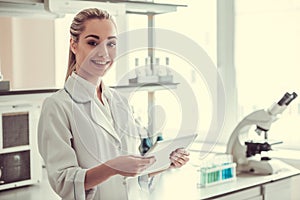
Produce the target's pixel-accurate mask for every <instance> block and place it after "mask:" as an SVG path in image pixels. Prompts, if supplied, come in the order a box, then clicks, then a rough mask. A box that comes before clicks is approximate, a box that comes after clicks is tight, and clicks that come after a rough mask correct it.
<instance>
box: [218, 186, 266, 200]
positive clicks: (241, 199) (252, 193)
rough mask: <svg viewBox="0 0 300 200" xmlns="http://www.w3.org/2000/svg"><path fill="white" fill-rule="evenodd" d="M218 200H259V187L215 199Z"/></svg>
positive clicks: (260, 197)
mask: <svg viewBox="0 0 300 200" xmlns="http://www.w3.org/2000/svg"><path fill="white" fill-rule="evenodd" d="M216 199H218V200H261V199H262V196H261V189H260V187H259V186H258V187H254V188H250V189H246V190H242V191H238V192H235V193H232V194H228V195H224V196H222V197H219V198H216Z"/></svg>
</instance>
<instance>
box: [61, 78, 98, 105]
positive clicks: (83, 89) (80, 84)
mask: <svg viewBox="0 0 300 200" xmlns="http://www.w3.org/2000/svg"><path fill="white" fill-rule="evenodd" d="M64 89H65V90H66V92H67V93H68V94H69V95H70V97H71V98H72V99H73V101H75V102H76V103H87V102H90V101H91V100H92V99H93V97H94V96H95V95H96V85H94V84H92V83H90V82H88V81H87V80H85V79H83V78H81V77H80V76H78V75H77V74H75V73H74V72H73V73H72V75H71V76H69V78H68V79H67V81H66V83H65V87H64Z"/></svg>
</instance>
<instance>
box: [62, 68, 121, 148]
mask: <svg viewBox="0 0 300 200" xmlns="http://www.w3.org/2000/svg"><path fill="white" fill-rule="evenodd" d="M101 87H102V92H103V95H105V97H106V98H107V99H109V100H111V98H112V94H111V92H110V91H109V88H108V87H106V86H104V84H102V83H101ZM64 89H65V91H66V92H67V93H68V94H69V96H70V98H71V99H72V100H73V101H74V102H75V103H79V104H86V103H90V111H91V112H90V113H91V118H92V119H93V121H94V122H95V123H96V124H98V125H99V126H101V127H102V128H103V129H105V130H106V131H107V132H108V133H109V134H110V135H111V136H113V137H114V138H115V139H116V140H117V141H118V142H120V138H119V136H118V134H117V133H116V131H115V129H114V127H113V126H112V124H111V123H109V121H108V120H106V117H105V115H104V113H103V112H102V111H101V109H100V108H99V106H98V105H97V104H96V102H95V101H96V100H97V99H96V98H98V97H97V94H96V85H94V84H92V83H90V82H88V81H87V80H85V79H83V78H81V77H80V76H78V75H76V74H75V73H74V72H73V73H72V75H71V76H70V77H69V78H68V79H67V81H66V83H65V87H64Z"/></svg>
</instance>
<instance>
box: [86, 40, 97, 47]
mask: <svg viewBox="0 0 300 200" xmlns="http://www.w3.org/2000/svg"><path fill="white" fill-rule="evenodd" d="M88 44H89V45H91V46H97V45H98V43H97V42H95V41H88Z"/></svg>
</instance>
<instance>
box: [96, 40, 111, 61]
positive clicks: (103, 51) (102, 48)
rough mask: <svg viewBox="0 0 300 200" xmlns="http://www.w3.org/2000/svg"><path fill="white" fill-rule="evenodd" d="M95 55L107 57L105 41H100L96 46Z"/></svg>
mask: <svg viewBox="0 0 300 200" xmlns="http://www.w3.org/2000/svg"><path fill="white" fill-rule="evenodd" d="M96 51H97V55H98V56H99V57H103V58H107V57H108V49H107V47H106V44H105V42H101V43H100V44H99V45H98V46H97V49H96Z"/></svg>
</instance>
